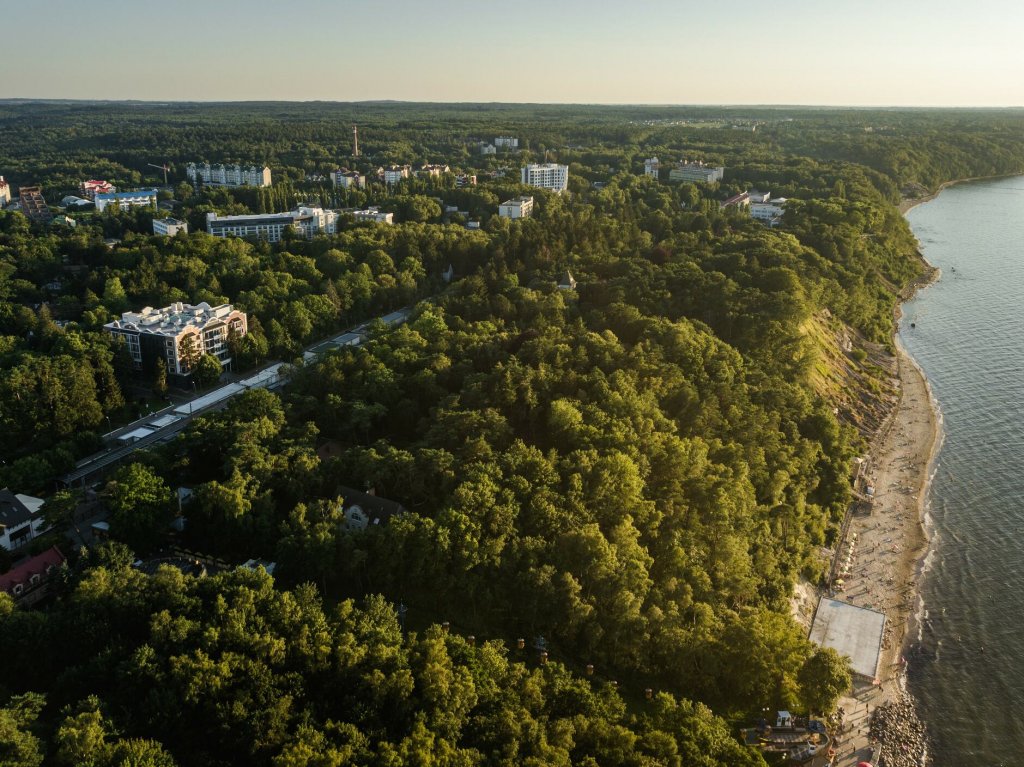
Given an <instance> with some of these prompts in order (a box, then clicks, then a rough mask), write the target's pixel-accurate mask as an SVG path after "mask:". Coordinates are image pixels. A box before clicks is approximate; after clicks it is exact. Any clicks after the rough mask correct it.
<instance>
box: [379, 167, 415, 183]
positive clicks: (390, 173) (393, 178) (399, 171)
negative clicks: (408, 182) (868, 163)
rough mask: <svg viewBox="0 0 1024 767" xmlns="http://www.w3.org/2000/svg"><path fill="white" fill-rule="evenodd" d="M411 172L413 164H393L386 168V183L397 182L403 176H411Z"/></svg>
mask: <svg viewBox="0 0 1024 767" xmlns="http://www.w3.org/2000/svg"><path fill="white" fill-rule="evenodd" d="M411 173H412V166H410V165H391V166H389V167H387V168H384V183H385V184H389V185H390V184H397V183H398V182H399V181H401V180H402V179H403V178H409V175H410V174H411Z"/></svg>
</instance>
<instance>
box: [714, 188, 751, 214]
mask: <svg viewBox="0 0 1024 767" xmlns="http://www.w3.org/2000/svg"><path fill="white" fill-rule="evenodd" d="M748 205H750V192H740V193H739V194H734V195H733V196H732V197H730V198H729V199H728V200H725V201H724V202H722V203H721V204H720V205H719V206H718V207H720V208H722V209H723V210H724V209H725V208H745V207H747V206H748Z"/></svg>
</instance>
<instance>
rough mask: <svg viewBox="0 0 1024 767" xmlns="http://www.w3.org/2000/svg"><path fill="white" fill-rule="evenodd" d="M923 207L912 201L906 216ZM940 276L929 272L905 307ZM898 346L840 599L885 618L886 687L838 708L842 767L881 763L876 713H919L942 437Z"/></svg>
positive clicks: (928, 399)
mask: <svg viewBox="0 0 1024 767" xmlns="http://www.w3.org/2000/svg"><path fill="white" fill-rule="evenodd" d="M940 191H941V190H940ZM936 194H937V193H936ZM933 196H934V195H933ZM927 199H931V197H929V198H927ZM924 201H925V199H921V200H914V201H908V202H909V203H910V204H909V205H908V206H907V207H906V209H905V210H909V209H910V207H913V205H915V204H918V203H920V202H924ZM901 210H904V208H903V206H901ZM935 276H936V273H935V272H934V271H930V272H929V274H927V275H926V276H925V277H924V278H923V279H922V280H921V282H919V283H918V284H916V285H914V286H912V287H911V288H910V291H909V293H908V294H907V295H905V296H904V297H903V298H904V300H905V299H906V298H908V297H909V295H910V294H912V293H913V292H914V291H915V290H916V289H918V288H919V287H921V286H922V285H924V284H927V283H928V282H930V281H931V280H932V279H934V277H935ZM898 313H899V310H898V309H897V316H899V315H898ZM896 342H897V344H896V345H897V355H896V363H897V372H898V379H899V382H900V398H899V402H898V405H897V406H896V408H895V409H894V411H893V413H892V415H891V416H890V419H889V421H888V422H887V423H886V424H885V425H884V426H883V427H882V429H880V431H879V433H878V434H877V435H876V436H875V438H874V440H873V441H872V444H871V450H870V457H869V461H870V462H869V465H868V468H867V471H866V480H867V484H870V485H872V486H873V487H874V490H875V495H874V498H873V502H872V504H871V510H870V513H858V514H855V515H854V516H853V519H852V522H851V524H850V527H849V532H848V534H847V538H846V540H845V541H844V542H843V543H842V545H843V546H849V544H850V542H851V541H852V542H854V544H855V548H854V559H853V566H852V568H851V570H850V572H849V574H848V575H847V576H846V577H845V579H844V580H845V583H844V588H843V591H841V592H837V593H836V594H835V598H837V599H841V600H844V601H848V602H851V603H852V604H856V605H861V606H864V607H870V608H872V609H875V610H880V611H882V612H884V613H885V615H886V624H885V634H884V644H883V648H882V654H881V658H880V660H879V673H878V681H879V684H878V685H874V684H871V683H865V682H864V681H863V680H861V681H860V682H855V687H854V690H853V691H852V693H851V694H850V695H848V696H846V697H844V698H843V699H841V700H840V702H839V705H840V706H841V707H842V708H843V710H844V712H845V717H844V732H843V734H842V735H841V736H840V740H839V743H838V745H837V749H836V750H837V758H836V761H835V764H837V765H841V766H843V767H845V766H846V765H849V766H850V767H856V765H857V764H858V763H859V762H861V761H871V762H873V763H874V762H875V761H876V760H877V758H878V748H877V744H876V743H873V742H872V740H871V736H870V733H869V723H870V721H871V716H872V714H873V712H874V710H875V708H876V707H878V706H879V705H881V704H883V703H894V702H895V703H898V704H899V705H900V706H907V705H911V706H912V702H909V698H908V696H907V693H906V691H905V677H904V662H903V656H904V652H905V650H906V648H907V645H908V644H909V641H910V638H911V632H912V631H913V630H914V628H913V621H914V615H915V612H916V608H917V606H918V600H919V596H918V581H919V578H920V574H921V568H922V565H923V560H924V557H925V555H926V554H927V552H928V536H927V532H926V530H925V526H924V519H925V503H926V500H927V495H928V483H929V480H930V477H931V473H932V463H933V461H934V458H935V454H936V452H937V449H938V447H939V437H940V433H941V432H940V427H939V418H938V412H937V410H936V407H935V403H934V401H933V399H932V396H931V391H930V389H929V388H928V381H927V378H926V377H925V375H924V373H923V372H922V371H921V369H920V368H919V367H918V366H917V363H916V362H914V360H913V359H912V358H911V357H910V356H909V355H908V354H907V353H906V352H905V351H904V350H903V348H902V347H900V346H899V339H896ZM873 746H875V747H874V748H873Z"/></svg>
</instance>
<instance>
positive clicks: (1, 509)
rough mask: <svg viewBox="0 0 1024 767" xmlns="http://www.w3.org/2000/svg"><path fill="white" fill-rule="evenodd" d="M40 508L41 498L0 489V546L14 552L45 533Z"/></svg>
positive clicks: (44, 523)
mask: <svg viewBox="0 0 1024 767" xmlns="http://www.w3.org/2000/svg"><path fill="white" fill-rule="evenodd" d="M42 508H43V500H42V499H41V498H34V497H33V496H31V495H22V494H21V493H12V492H11V491H10V490H8V489H7V488H6V487H5V488H3V489H0V546H3V547H4V548H5V549H7V550H8V551H14V550H16V549H20V548H22V547H23V546H25V545H27V544H28V543H29V541H31V540H32V539H33V538H35V537H36V536H37V535H39V534H40V533H44V532H46V530H47V529H49V528H48V526H47V525H46V521H45V520H44V518H43V515H42Z"/></svg>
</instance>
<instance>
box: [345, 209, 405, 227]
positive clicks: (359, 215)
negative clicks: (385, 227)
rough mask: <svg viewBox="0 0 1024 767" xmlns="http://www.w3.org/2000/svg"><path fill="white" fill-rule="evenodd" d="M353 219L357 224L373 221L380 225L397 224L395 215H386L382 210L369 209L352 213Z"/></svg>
mask: <svg viewBox="0 0 1024 767" xmlns="http://www.w3.org/2000/svg"><path fill="white" fill-rule="evenodd" d="M352 218H354V219H355V220H356V221H357V222H365V221H372V222H375V223H378V224H393V223H395V214H394V213H384V212H382V211H381V210H380V208H367V209H366V210H354V211H352Z"/></svg>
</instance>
